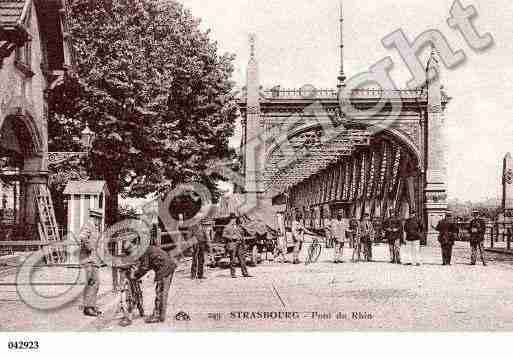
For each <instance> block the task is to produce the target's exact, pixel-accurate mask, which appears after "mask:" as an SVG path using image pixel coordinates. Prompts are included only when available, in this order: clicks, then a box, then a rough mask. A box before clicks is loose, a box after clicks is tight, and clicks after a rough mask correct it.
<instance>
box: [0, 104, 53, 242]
mask: <svg viewBox="0 0 513 359" xmlns="http://www.w3.org/2000/svg"><path fill="white" fill-rule="evenodd" d="M10 105H11V106H9V107H8V111H6V113H7V114H6V115H5V116H4V118H3V119H2V121H1V122H0V186H1V188H0V226H2V228H0V229H1V233H2V234H1V237H2V238H0V239H4V240H25V239H28V240H37V239H38V238H39V232H38V228H37V222H38V221H37V215H38V213H37V209H36V196H37V191H38V187H39V186H40V185H42V184H46V183H47V171H45V168H44V166H45V163H44V148H43V146H42V141H41V139H42V136H41V133H40V130H39V128H38V126H37V125H36V121H35V120H34V117H33V116H32V113H33V112H31V111H30V109H28V108H27V107H28V105H27V104H26V103H24V102H20V101H19V100H18V99H13V100H12V101H11V103H10Z"/></svg>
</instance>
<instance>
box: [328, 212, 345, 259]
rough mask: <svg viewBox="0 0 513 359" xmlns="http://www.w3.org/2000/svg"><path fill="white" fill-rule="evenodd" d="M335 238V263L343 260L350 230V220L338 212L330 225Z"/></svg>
mask: <svg viewBox="0 0 513 359" xmlns="http://www.w3.org/2000/svg"><path fill="white" fill-rule="evenodd" d="M330 230H331V233H332V236H333V239H334V248H335V251H334V253H335V254H334V258H333V261H334V262H335V263H342V262H343V255H344V243H345V242H347V233H346V232H347V231H348V230H349V221H348V220H347V219H345V218H342V213H340V212H339V213H337V218H336V219H334V220H333V221H331V227H330Z"/></svg>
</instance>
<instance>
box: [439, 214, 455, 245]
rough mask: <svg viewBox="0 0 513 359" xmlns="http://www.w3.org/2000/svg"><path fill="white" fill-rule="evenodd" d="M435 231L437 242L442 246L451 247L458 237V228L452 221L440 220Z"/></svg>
mask: <svg viewBox="0 0 513 359" xmlns="http://www.w3.org/2000/svg"><path fill="white" fill-rule="evenodd" d="M435 229H436V230H437V231H438V232H439V234H438V241H439V242H440V244H442V245H453V244H454V242H455V241H456V238H457V237H458V233H459V229H458V226H457V225H456V223H454V222H453V221H452V220H451V221H450V220H448V219H446V218H444V219H442V220H441V221H440V222H438V224H437V225H436V228H435Z"/></svg>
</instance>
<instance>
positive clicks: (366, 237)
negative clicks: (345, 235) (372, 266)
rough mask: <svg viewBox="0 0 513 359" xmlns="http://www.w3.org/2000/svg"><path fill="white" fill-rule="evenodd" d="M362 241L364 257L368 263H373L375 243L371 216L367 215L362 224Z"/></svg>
mask: <svg viewBox="0 0 513 359" xmlns="http://www.w3.org/2000/svg"><path fill="white" fill-rule="evenodd" d="M360 240H361V244H362V246H363V257H364V259H365V260H366V261H367V262H372V242H374V226H373V225H372V222H371V220H370V215H369V214H368V213H365V214H364V215H363V220H362V221H361V222H360Z"/></svg>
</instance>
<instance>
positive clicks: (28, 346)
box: [7, 340, 39, 350]
mask: <svg viewBox="0 0 513 359" xmlns="http://www.w3.org/2000/svg"><path fill="white" fill-rule="evenodd" d="M7 348H8V349H12V350H37V349H39V342H38V341H37V340H35V341H21V340H19V341H13V340H10V341H9V342H8V343H7Z"/></svg>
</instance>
